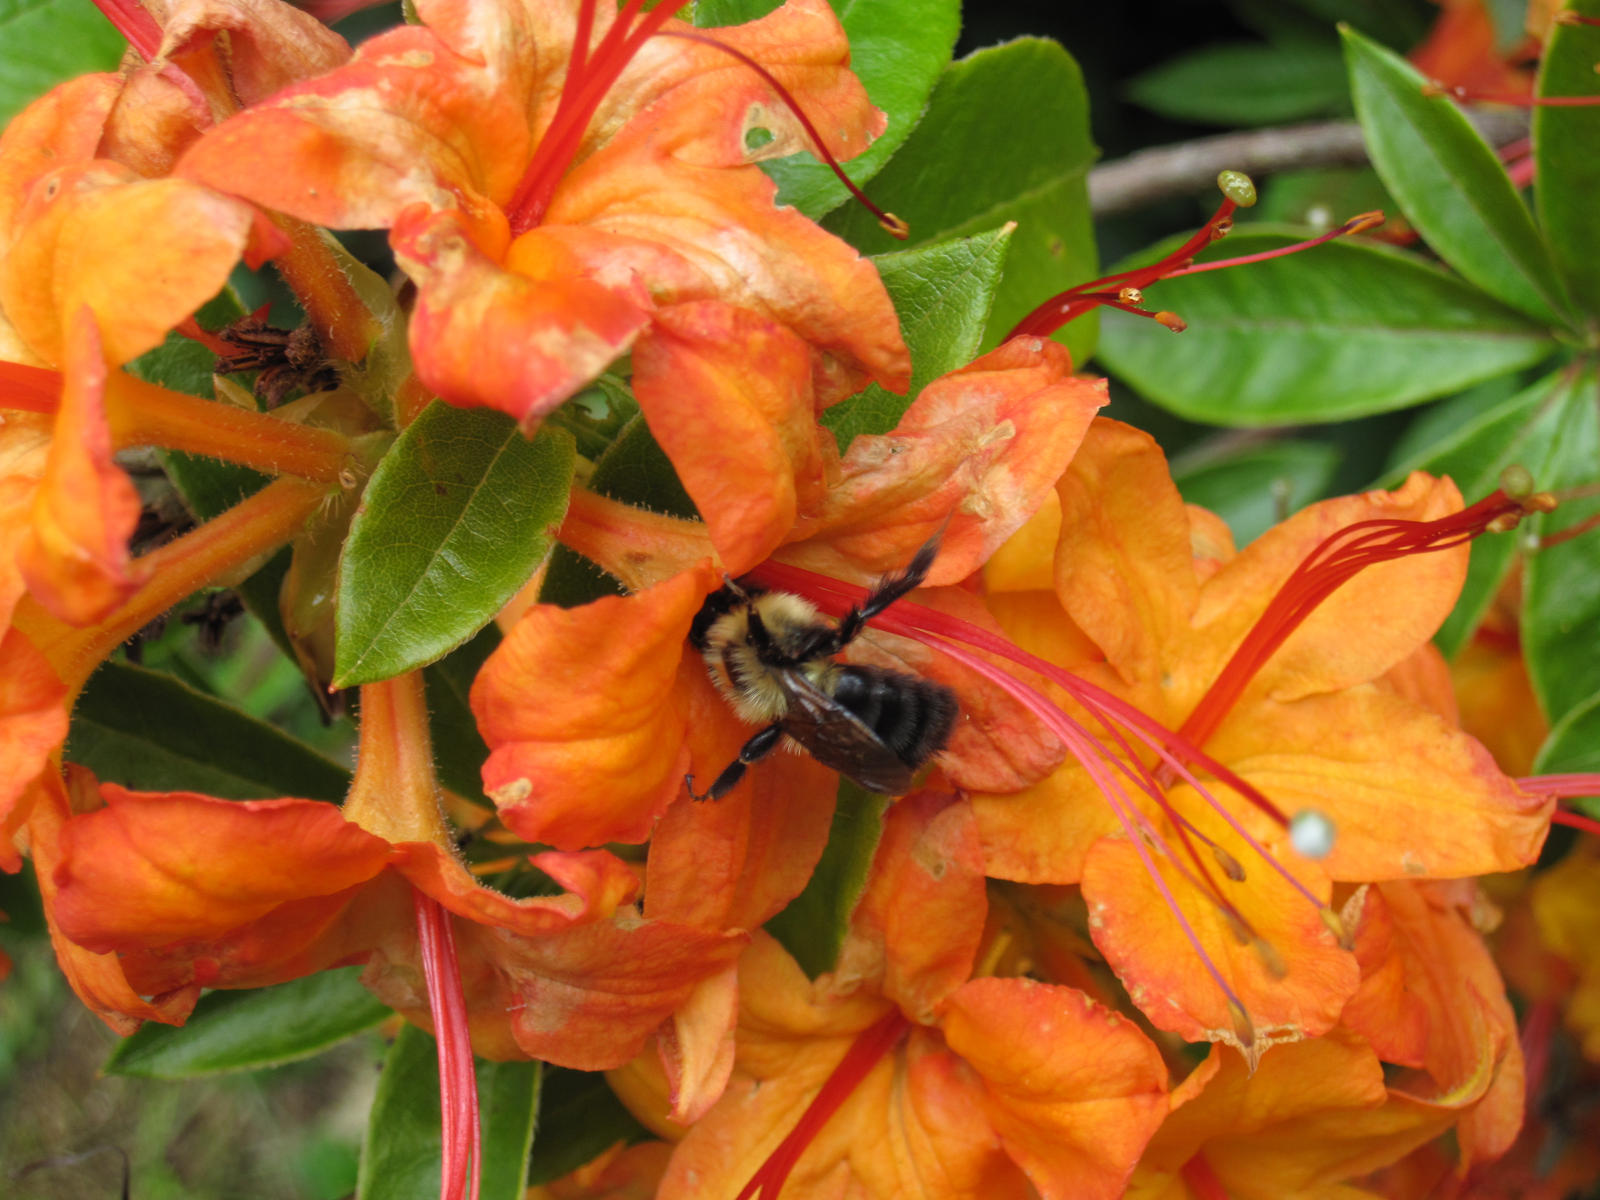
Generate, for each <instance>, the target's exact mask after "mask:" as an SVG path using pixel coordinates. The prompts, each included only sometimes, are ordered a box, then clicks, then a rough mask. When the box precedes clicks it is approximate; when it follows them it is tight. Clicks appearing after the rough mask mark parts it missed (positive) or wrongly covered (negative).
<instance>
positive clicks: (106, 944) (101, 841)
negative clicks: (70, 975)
mask: <svg viewBox="0 0 1600 1200" xmlns="http://www.w3.org/2000/svg"><path fill="white" fill-rule="evenodd" d="M100 793H101V795H102V796H103V797H104V798H105V801H106V806H105V807H104V808H101V809H98V810H96V811H95V812H89V813H83V814H81V815H79V816H76V817H74V818H72V820H71V821H69V822H68V823H67V827H66V829H65V831H64V832H63V834H62V840H61V846H62V858H61V864H60V865H59V866H58V867H57V868H56V872H55V883H56V886H57V887H58V888H59V890H60V895H59V899H58V902H57V905H56V917H57V920H58V921H59V923H60V925H61V929H62V931H63V932H64V933H65V934H66V935H67V936H68V937H70V938H71V939H72V940H73V941H75V942H77V943H79V944H80V945H82V946H84V947H86V948H87V949H90V950H95V951H109V950H126V949H131V948H134V947H139V946H159V945H161V944H163V943H165V942H173V941H177V940H178V939H180V938H183V939H203V938H217V937H221V936H222V935H224V934H226V933H228V932H229V931H230V930H233V929H236V928H238V927H239V926H241V925H244V924H246V923H248V922H251V921H255V920H257V919H258V918H261V917H263V916H265V915H266V914H268V913H269V912H271V911H272V910H273V909H275V908H276V907H277V906H279V905H281V904H283V903H284V902H285V901H289V900H296V899H300V898H302V897H323V896H331V895H333V894H334V893H337V892H340V891H342V890H344V889H346V888H349V887H352V886H354V885H356V884H358V883H361V882H363V881H365V880H368V879H371V878H372V877H373V876H374V875H375V874H377V873H378V872H379V871H380V870H382V869H383V866H384V864H385V863H386V862H387V861H388V858H389V844H388V843H387V842H385V841H383V840H382V839H380V838H375V837H373V836H372V835H371V834H368V833H365V832H363V831H362V830H361V829H359V828H357V827H356V826H354V825H352V824H350V823H349V822H348V821H346V820H345V819H344V817H343V816H342V815H341V814H340V812H339V810H338V809H337V808H336V807H334V806H333V805H331V804H323V803H319V802H317V801H314V800H294V799H285V800H247V801H229V800H217V799H213V798H212V797H210V796H201V795H197V794H195V793H193V792H170V793H157V792H145V793H141V792H130V791H128V790H127V789H125V788H121V787H118V786H117V785H116V784H111V783H107V784H102V785H101V787H100Z"/></svg>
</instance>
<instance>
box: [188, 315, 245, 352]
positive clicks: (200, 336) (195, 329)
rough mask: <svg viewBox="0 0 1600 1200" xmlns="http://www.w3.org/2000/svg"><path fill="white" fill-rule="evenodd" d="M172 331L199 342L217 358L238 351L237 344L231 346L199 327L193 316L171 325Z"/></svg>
mask: <svg viewBox="0 0 1600 1200" xmlns="http://www.w3.org/2000/svg"><path fill="white" fill-rule="evenodd" d="M172 331H173V332H174V333H177V334H181V335H182V336H184V337H186V338H188V339H189V340H190V341H191V342H199V343H200V345H202V346H204V347H205V348H206V349H207V350H209V351H211V353H213V354H215V355H216V356H217V357H218V358H228V357H230V356H231V355H233V354H235V353H236V352H237V351H238V347H237V346H231V345H229V344H228V343H227V342H225V341H223V340H222V339H221V338H220V337H218V336H217V335H216V334H214V333H208V332H207V331H206V330H204V329H202V328H200V322H198V321H196V320H195V319H194V318H193V317H185V318H184V319H183V320H181V321H179V322H178V323H177V324H176V325H174V326H173V327H172Z"/></svg>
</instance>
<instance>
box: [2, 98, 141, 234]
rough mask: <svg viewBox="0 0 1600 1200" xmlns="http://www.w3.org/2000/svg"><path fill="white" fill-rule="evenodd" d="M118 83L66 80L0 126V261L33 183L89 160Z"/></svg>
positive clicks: (97, 144) (113, 102) (92, 155)
mask: <svg viewBox="0 0 1600 1200" xmlns="http://www.w3.org/2000/svg"><path fill="white" fill-rule="evenodd" d="M121 88H122V81H121V80H120V79H119V78H118V77H117V76H116V75H114V74H99V75H81V76H79V77H78V78H77V79H69V80H68V81H67V82H65V83H63V84H60V85H58V86H56V87H54V88H52V89H51V90H50V91H48V92H46V93H45V94H44V95H43V96H41V97H39V99H37V100H35V101H34V102H33V103H32V104H30V105H28V107H27V108H25V109H23V110H22V111H21V112H20V113H18V114H17V115H16V116H14V117H12V118H11V120H10V122H9V123H8V124H7V125H6V127H5V128H4V129H3V130H0V260H3V259H4V258H5V257H6V255H7V254H8V253H9V251H10V248H11V243H12V241H13V240H14V239H15V237H16V233H17V229H16V223H17V214H18V213H19V211H20V210H21V209H22V207H23V206H24V205H25V204H26V203H27V202H28V197H29V196H30V194H31V193H32V190H33V186H34V184H35V182H36V181H38V180H39V179H41V178H43V177H44V176H46V175H48V174H50V173H51V172H52V171H56V170H59V169H60V168H61V167H64V166H67V165H68V164H71V163H80V162H88V161H89V160H90V159H92V158H94V157H95V152H96V148H97V147H98V146H99V144H100V137H101V132H102V130H103V128H104V126H105V121H106V115H107V114H108V113H109V112H110V111H111V106H112V105H113V104H115V103H116V100H117V95H118V93H119V92H120V91H121Z"/></svg>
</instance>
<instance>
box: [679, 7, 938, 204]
mask: <svg viewBox="0 0 1600 1200" xmlns="http://www.w3.org/2000/svg"><path fill="white" fill-rule="evenodd" d="M832 4H833V9H834V12H836V13H837V14H838V15H839V20H840V21H841V22H842V23H843V25H844V31H845V34H846V35H847V36H848V37H849V39H850V69H851V70H852V71H854V72H855V73H856V76H857V77H858V78H859V79H860V80H861V83H862V85H863V86H864V87H865V88H866V89H867V96H868V98H869V99H871V101H872V103H874V104H876V105H877V106H878V107H879V108H881V109H882V110H883V111H884V112H885V113H887V114H888V116H889V125H888V128H886V129H885V130H884V132H883V135H882V136H881V137H879V138H878V140H877V141H875V142H874V143H872V146H871V148H870V149H868V150H867V151H866V153H864V154H860V155H857V156H856V157H855V158H852V159H850V160H849V161H848V162H845V163H843V164H842V166H843V167H844V169H845V172H846V173H847V174H848V175H849V176H850V178H851V179H852V180H853V181H854V182H855V184H856V186H857V187H860V186H861V185H863V184H864V183H866V181H867V180H869V179H871V178H872V177H873V176H874V175H876V174H877V172H878V171H879V169H880V168H882V166H883V164H884V163H886V162H888V161H889V157H890V156H891V155H892V154H894V152H895V151H896V150H898V149H899V148H900V147H901V145H902V144H903V143H904V142H905V140H906V138H907V137H908V136H909V135H910V133H911V131H912V129H914V128H915V127H916V124H917V118H918V117H920V116H921V115H922V110H923V109H924V107H926V105H927V103H928V93H929V92H931V91H932V90H933V85H934V83H935V82H936V81H937V80H938V78H939V73H940V72H941V71H942V70H944V66H945V64H946V63H947V62H949V61H950V52H951V50H953V49H954V48H955V44H956V34H957V33H959V32H960V30H961V5H960V2H959V0H918V3H917V5H916V16H915V19H914V20H908V19H907V16H908V13H907V10H906V6H905V4H904V2H903V0H832ZM776 7H777V2H776V0H715V2H714V3H707V2H706V0H701V2H700V3H698V4H696V5H695V14H694V19H695V24H697V25H701V26H707V25H733V24H740V23H742V22H744V21H750V20H754V19H755V18H756V17H759V16H763V15H765V14H766V13H767V12H769V11H771V10H772V9H774V8H776ZM806 115H807V116H809V117H812V119H813V120H815V119H816V114H812V113H807V114H806ZM762 169H763V170H765V171H766V172H767V174H768V175H770V176H772V178H773V179H775V180H776V181H777V183H778V203H779V204H791V205H793V206H794V207H795V208H798V209H799V210H800V211H801V212H803V213H804V214H805V215H806V216H808V217H810V218H812V219H813V220H816V219H818V218H820V217H821V216H822V215H823V214H824V213H828V212H832V211H833V210H834V209H836V208H838V207H839V205H841V204H843V203H844V202H845V201H846V200H848V199H849V198H850V193H849V192H848V191H846V190H845V186H844V184H842V183H840V182H839V180H838V177H837V176H835V175H834V173H833V172H832V171H831V170H829V169H828V168H827V167H826V166H825V165H824V164H822V163H820V162H818V161H817V160H816V159H815V158H813V157H812V156H811V155H809V154H796V155H793V156H791V157H789V158H781V159H776V160H774V161H772V162H767V163H763V164H762Z"/></svg>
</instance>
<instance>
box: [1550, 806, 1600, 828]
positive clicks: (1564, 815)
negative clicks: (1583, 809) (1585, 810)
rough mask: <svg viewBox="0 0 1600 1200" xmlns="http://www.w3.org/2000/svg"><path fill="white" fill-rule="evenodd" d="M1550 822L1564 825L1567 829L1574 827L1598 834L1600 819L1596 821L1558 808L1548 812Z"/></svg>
mask: <svg viewBox="0 0 1600 1200" xmlns="http://www.w3.org/2000/svg"><path fill="white" fill-rule="evenodd" d="M1550 823H1551V824H1552V825H1565V826H1566V827H1567V828H1568V829H1576V830H1579V831H1580V832H1583V833H1594V834H1600V821H1596V820H1595V819H1594V818H1592V817H1585V816H1580V815H1579V814H1578V813H1575V812H1568V811H1567V810H1566V809H1564V808H1558V809H1556V810H1555V811H1554V812H1553V813H1551V814H1550Z"/></svg>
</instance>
